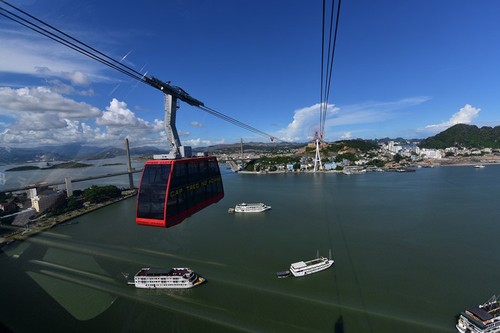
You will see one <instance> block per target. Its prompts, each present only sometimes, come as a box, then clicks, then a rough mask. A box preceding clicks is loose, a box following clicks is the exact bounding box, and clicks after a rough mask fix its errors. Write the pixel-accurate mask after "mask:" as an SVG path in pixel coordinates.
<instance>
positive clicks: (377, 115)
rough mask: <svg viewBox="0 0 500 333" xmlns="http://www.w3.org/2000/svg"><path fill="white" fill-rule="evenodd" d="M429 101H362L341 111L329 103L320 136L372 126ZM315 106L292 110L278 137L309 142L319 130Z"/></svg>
mask: <svg viewBox="0 0 500 333" xmlns="http://www.w3.org/2000/svg"><path fill="white" fill-rule="evenodd" d="M429 99H430V98H429V97H426V96H419V97H411V98H404V99H400V100H396V101H389V102H365V103H359V104H353V105H347V106H344V107H341V108H339V107H336V106H334V105H332V104H330V105H328V110H327V113H326V119H325V133H324V134H325V135H326V136H327V135H328V133H331V132H333V131H334V130H335V128H336V127H339V126H349V125H358V124H367V123H376V122H382V121H385V120H387V119H391V118H395V117H397V116H398V112H400V111H401V110H403V109H404V108H408V107H411V106H415V105H419V104H422V103H424V102H426V101H428V100H429ZM319 107H320V104H315V105H313V106H310V107H306V108H303V109H300V110H297V111H295V113H294V117H293V121H292V122H291V123H290V124H289V125H288V126H287V127H286V128H285V129H282V130H279V131H278V136H279V138H280V139H281V140H284V141H302V140H306V139H310V138H311V137H312V135H314V129H317V128H318V127H319V121H320V112H319ZM345 132H352V131H350V130H348V131H345ZM325 138H326V137H325Z"/></svg>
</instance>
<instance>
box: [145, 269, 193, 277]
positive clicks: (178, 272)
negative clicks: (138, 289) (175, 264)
mask: <svg viewBox="0 0 500 333" xmlns="http://www.w3.org/2000/svg"><path fill="white" fill-rule="evenodd" d="M190 272H191V270H190V269H189V268H143V269H141V270H140V271H139V272H138V273H137V274H136V275H137V276H162V275H169V276H182V275H184V274H186V273H190Z"/></svg>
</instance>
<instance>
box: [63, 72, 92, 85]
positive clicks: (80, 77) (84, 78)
mask: <svg viewBox="0 0 500 333" xmlns="http://www.w3.org/2000/svg"><path fill="white" fill-rule="evenodd" d="M64 75H65V76H66V77H67V78H68V79H69V80H70V81H71V82H72V83H73V84H74V85H77V86H88V85H89V84H90V79H89V77H88V75H86V74H85V73H83V72H80V71H73V72H70V73H64Z"/></svg>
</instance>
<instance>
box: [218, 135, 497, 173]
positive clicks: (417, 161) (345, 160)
mask: <svg viewBox="0 0 500 333" xmlns="http://www.w3.org/2000/svg"><path fill="white" fill-rule="evenodd" d="M314 149H315V147H314V143H310V144H308V145H307V146H305V147H300V148H295V149H292V148H289V149H286V150H284V149H281V150H277V151H275V152H266V153H263V152H262V151H259V150H257V149H255V150H248V149H246V150H244V149H243V146H242V147H241V150H240V151H239V152H237V151H234V152H232V153H225V154H220V156H218V158H219V160H225V161H227V163H228V164H229V165H230V167H231V169H232V170H233V171H238V172H244V173H273V172H311V171H313V170H314ZM320 153H321V162H322V163H321V167H322V168H321V171H325V172H338V173H344V174H351V173H359V172H366V171H398V170H399V171H408V170H414V169H415V168H421V167H437V166H460V165H461V166H466V165H471V166H475V165H485V164H495V163H500V149H497V148H464V147H449V148H445V149H429V148H420V147H419V146H418V145H417V143H416V142H411V141H406V140H405V141H392V140H391V141H387V142H385V143H380V144H378V145H375V144H373V143H372V144H369V143H367V141H364V140H347V141H339V142H336V143H334V144H330V143H321V145H320Z"/></svg>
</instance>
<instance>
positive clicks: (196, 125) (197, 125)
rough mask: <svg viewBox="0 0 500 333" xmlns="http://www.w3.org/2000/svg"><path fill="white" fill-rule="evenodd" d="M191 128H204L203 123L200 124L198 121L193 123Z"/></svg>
mask: <svg viewBox="0 0 500 333" xmlns="http://www.w3.org/2000/svg"><path fill="white" fill-rule="evenodd" d="M191 126H194V127H203V126H204V125H203V123H200V122H197V121H192V122H191Z"/></svg>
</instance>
